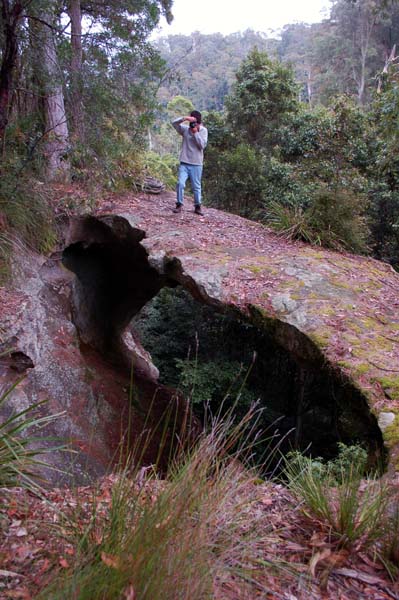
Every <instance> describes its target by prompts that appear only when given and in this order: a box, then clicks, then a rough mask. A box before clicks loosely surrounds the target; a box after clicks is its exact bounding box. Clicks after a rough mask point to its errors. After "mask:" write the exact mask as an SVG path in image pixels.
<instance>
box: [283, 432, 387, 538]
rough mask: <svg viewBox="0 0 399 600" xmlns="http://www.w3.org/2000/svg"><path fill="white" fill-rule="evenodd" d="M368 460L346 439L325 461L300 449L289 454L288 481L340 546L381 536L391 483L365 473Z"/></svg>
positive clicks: (286, 468) (314, 516)
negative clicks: (314, 457)
mask: <svg viewBox="0 0 399 600" xmlns="http://www.w3.org/2000/svg"><path fill="white" fill-rule="evenodd" d="M366 462H367V453H366V452H365V451H364V450H363V449H362V448H360V447H359V446H349V447H347V446H345V445H343V444H341V445H340V448H339V455H338V457H337V458H336V459H335V460H333V461H330V462H327V463H326V462H323V460H322V459H312V458H309V457H306V456H303V455H302V454H301V453H299V452H292V453H290V454H289V455H288V456H287V457H286V459H285V475H286V477H287V479H288V486H289V488H290V490H291V491H292V492H293V494H294V495H295V496H296V497H297V498H298V499H299V500H302V501H303V507H302V510H303V512H304V513H305V514H306V515H307V516H308V517H309V518H313V519H314V518H316V519H320V520H322V521H324V523H325V524H326V526H327V527H328V529H329V531H330V536H331V539H332V540H333V541H334V542H335V543H336V544H337V545H338V546H339V547H352V546H355V545H358V546H359V547H362V548H366V547H368V546H370V545H371V544H373V543H374V542H375V541H376V540H378V539H381V538H382V537H383V530H384V519H385V517H386V510H387V506H388V501H389V488H388V486H387V484H386V483H384V482H383V481H382V479H379V478H377V477H376V476H373V475H367V477H365V476H364V472H365V467H366Z"/></svg>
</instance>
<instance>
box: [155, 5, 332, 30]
mask: <svg viewBox="0 0 399 600" xmlns="http://www.w3.org/2000/svg"><path fill="white" fill-rule="evenodd" d="M329 8H330V2H329V0H174V1H173V7H172V13H173V15H174V19H173V22H172V24H171V25H167V23H166V22H165V20H164V19H162V23H161V27H160V29H158V31H157V33H156V36H159V35H175V34H183V35H189V34H190V33H192V32H193V31H200V32H201V33H204V34H209V33H217V32H219V33H222V34H223V35H227V34H229V33H235V32H237V31H245V30H246V29H253V30H254V31H259V32H264V33H267V34H269V35H270V33H271V31H275V30H278V29H280V28H281V27H282V26H283V25H287V24H291V23H297V22H303V23H315V22H318V21H321V20H322V19H323V18H326V17H327V16H328V13H329Z"/></svg>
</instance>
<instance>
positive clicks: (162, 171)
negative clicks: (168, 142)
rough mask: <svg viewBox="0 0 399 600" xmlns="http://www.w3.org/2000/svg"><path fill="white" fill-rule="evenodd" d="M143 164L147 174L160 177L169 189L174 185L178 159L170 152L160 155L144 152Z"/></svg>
mask: <svg viewBox="0 0 399 600" xmlns="http://www.w3.org/2000/svg"><path fill="white" fill-rule="evenodd" d="M144 165H145V166H144V169H145V173H146V174H147V175H150V176H152V177H155V178H156V179H160V180H161V181H162V182H163V183H164V184H165V185H166V187H167V188H169V189H172V188H174V187H175V186H176V174H177V166H178V161H177V160H176V158H175V157H174V156H172V155H171V154H163V155H162V156H160V155H159V154H156V153H155V152H146V153H145V155H144Z"/></svg>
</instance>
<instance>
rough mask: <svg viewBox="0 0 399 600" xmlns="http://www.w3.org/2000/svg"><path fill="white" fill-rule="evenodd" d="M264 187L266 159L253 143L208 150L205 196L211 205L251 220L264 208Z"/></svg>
mask: <svg viewBox="0 0 399 600" xmlns="http://www.w3.org/2000/svg"><path fill="white" fill-rule="evenodd" d="M264 187H265V178H264V175H263V166H262V157H261V156H260V154H259V152H257V151H256V150H255V149H254V148H252V147H251V146H250V145H249V144H244V143H243V144H239V145H238V146H236V147H235V148H233V149H232V150H226V151H224V152H223V151H222V152H218V151H217V150H212V149H210V150H209V151H208V153H207V165H206V169H205V172H204V195H205V197H206V200H207V203H209V204H210V205H211V206H214V207H216V208H222V209H224V210H228V211H230V212H234V213H237V214H240V215H242V216H246V217H249V216H251V215H253V214H254V212H255V211H256V210H257V209H258V208H259V207H260V206H261V201H262V197H263V189H264Z"/></svg>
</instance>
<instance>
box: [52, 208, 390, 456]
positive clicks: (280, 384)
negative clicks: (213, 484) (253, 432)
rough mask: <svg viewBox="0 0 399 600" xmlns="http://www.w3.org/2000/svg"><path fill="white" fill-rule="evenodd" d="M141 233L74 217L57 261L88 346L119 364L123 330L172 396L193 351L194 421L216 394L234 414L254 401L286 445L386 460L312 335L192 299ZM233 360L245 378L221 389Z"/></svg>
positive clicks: (357, 397)
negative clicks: (154, 260) (159, 266)
mask: <svg viewBox="0 0 399 600" xmlns="http://www.w3.org/2000/svg"><path fill="white" fill-rule="evenodd" d="M144 236H145V234H144V232H142V231H140V230H137V229H134V228H132V227H131V226H130V225H129V224H128V222H127V221H126V220H125V219H123V218H121V217H102V218H101V220H99V219H96V218H93V217H86V218H84V219H81V220H80V221H79V223H78V224H75V230H74V231H72V236H71V243H70V245H69V246H68V247H67V248H66V249H65V251H64V255H63V262H64V264H65V266H66V267H67V268H68V269H70V270H71V271H73V272H74V273H75V274H76V282H75V286H74V311H73V312H74V315H73V318H74V322H75V324H76V326H77V328H78V331H79V333H80V336H81V339H82V341H83V342H84V343H85V344H88V345H89V346H91V347H92V348H94V349H95V350H96V351H98V352H100V353H101V354H102V355H103V356H107V357H109V358H110V359H111V360H113V361H115V360H120V361H121V363H123V360H124V356H125V355H126V353H125V350H124V347H123V343H122V341H121V335H122V333H123V332H124V331H125V330H126V329H128V330H130V331H132V333H133V335H135V336H136V337H137V336H138V337H139V338H140V341H141V344H142V346H143V347H144V348H145V349H146V350H147V351H149V352H150V353H151V355H152V358H153V360H154V363H155V364H156V366H157V367H158V368H159V370H160V379H159V384H156V385H160V386H161V387H162V388H163V389H164V390H165V389H167V388H171V393H170V395H169V398H172V397H173V393H175V389H176V388H177V387H179V385H180V384H181V383H182V382H183V379H184V376H187V373H190V369H192V366H193V357H194V358H195V364H196V368H197V369H198V377H197V376H196V375H195V372H194V378H196V379H198V380H199V381H200V383H198V384H197V386H196V392H195V393H196V394H197V396H195V394H194V392H193V389H192V387H191V389H190V385H189V384H187V377H186V380H185V381H184V385H181V386H180V387H181V389H182V391H183V392H184V394H185V396H186V397H190V396H191V398H192V400H193V401H194V404H193V406H194V412H196V414H197V416H198V417H199V418H201V417H202V416H203V412H204V400H205V402H206V403H208V405H209V407H210V409H211V410H212V411H213V412H217V410H218V406H220V403H221V402H222V401H223V399H224V405H225V407H226V409H228V407H229V406H231V405H232V404H233V403H235V404H236V410H237V418H239V416H240V415H241V414H243V413H244V412H245V410H247V409H248V407H249V406H250V404H251V403H252V402H253V401H258V403H259V406H260V408H261V416H260V418H259V422H258V429H259V428H260V429H261V430H262V431H263V432H264V434H265V437H266V438H270V435H271V434H275V435H276V437H275V439H274V442H273V443H274V444H277V443H278V444H279V447H280V450H282V451H283V452H287V451H289V450H290V449H293V448H295V449H300V450H303V451H306V452H307V453H310V454H311V455H313V456H321V457H324V458H326V459H330V458H333V457H335V456H336V455H337V443H338V442H343V443H345V444H348V445H351V444H354V443H359V444H361V445H362V446H363V447H365V448H366V449H367V451H368V453H369V459H370V460H369V462H370V464H371V465H377V464H382V463H383V462H384V458H385V455H384V447H383V441H382V435H381V431H380V429H379V427H378V425H377V422H376V419H375V417H374V415H372V413H371V412H370V410H369V407H368V405H367V401H366V399H365V397H364V395H363V394H362V392H361V391H360V390H359V389H357V388H356V387H355V386H354V385H353V384H352V383H351V382H350V381H349V380H348V379H347V378H346V377H344V376H342V374H340V373H339V371H338V370H337V369H335V368H334V367H333V366H332V365H330V364H327V363H326V362H324V360H323V357H322V355H321V353H320V352H319V351H318V349H317V348H316V347H315V346H314V344H313V342H310V340H309V339H308V338H306V337H305V336H304V335H303V334H302V333H300V332H299V331H297V330H296V329H295V328H294V327H291V326H287V325H286V324H283V323H281V322H277V321H275V320H271V319H263V320H262V319H260V318H259V315H255V314H254V317H253V319H251V318H248V317H246V318H245V319H244V318H243V316H242V315H240V314H239V313H238V312H235V313H232V312H228V311H226V310H225V308H224V307H223V306H216V307H215V306H207V305H206V304H204V303H200V302H198V301H197V300H194V298H193V297H192V295H193V290H192V289H191V290H190V292H191V295H190V294H189V293H188V292H187V291H186V290H184V289H183V288H182V287H181V286H180V285H179V284H180V283H184V282H185V278H184V277H183V274H182V272H181V270H180V272H179V268H177V267H176V268H175V269H171V270H169V272H168V276H165V275H163V274H159V273H158V271H157V270H156V269H155V268H154V267H152V266H151V265H150V264H149V262H148V256H147V252H146V250H145V249H144V247H143V246H141V244H140V241H141V240H142V239H143V238H144ZM192 286H193V282H190V288H192ZM172 288H173V289H172ZM195 296H196V297H198V294H195ZM132 320H133V321H132ZM309 348H311V351H309ZM301 349H303V351H302V350H301ZM254 356H256V359H255V360H254V359H253V357H254ZM185 361H187V362H188V364H187V366H185V364H184V363H185ZM128 362H129V361H126V364H127V363H128ZM237 365H239V367H238V370H239V371H240V375H239V377H242V373H245V376H244V377H242V382H243V383H242V385H241V386H238V388H234V384H233V383H232V384H231V385H228V383H227V384H226V386H227V387H226V390H223V389H221V388H220V382H221V381H222V382H223V383H225V382H226V381H227V379H228V374H229V373H230V374H231V373H232V372H233V373H234V369H236V370H237ZM215 373H216V375H215ZM226 373H227V375H226ZM199 375H201V376H202V377H199ZM212 377H214V381H215V385H214V386H213V387H212V386H209V382H210V381H213V380H212ZM232 377H233V379H234V378H235V379H236V380H237V378H238V376H237V377H236V376H235V375H233V376H232ZM244 380H245V383H244ZM201 381H202V383H201ZM207 384H208V387H207ZM201 385H202V386H203V387H202V392H203V395H202V396H201V394H199V395H198V386H201ZM235 389H238V390H239V391H238V392H235V391H234V390H235ZM200 391H201V389H200ZM235 393H239V394H240V398H239V400H238V401H237V398H234V394H235ZM207 395H208V397H206V396H207ZM226 396H227V399H226ZM165 401H166V402H167V395H166V397H165V398H164V402H165ZM268 448H270V446H269V442H267V443H265V445H264V446H263V447H260V448H258V450H257V453H258V456H262V458H264V454H265V452H267V451H268Z"/></svg>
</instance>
